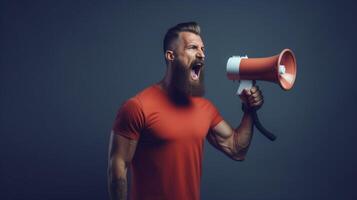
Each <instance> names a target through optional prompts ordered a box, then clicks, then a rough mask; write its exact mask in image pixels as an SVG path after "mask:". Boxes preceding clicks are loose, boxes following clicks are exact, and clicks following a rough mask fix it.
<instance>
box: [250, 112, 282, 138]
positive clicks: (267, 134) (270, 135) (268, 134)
mask: <svg viewBox="0 0 357 200" xmlns="http://www.w3.org/2000/svg"><path fill="white" fill-rule="evenodd" d="M252 115H253V121H254V125H255V127H256V128H257V129H258V130H259V131H260V132H261V133H262V134H263V135H264V136H265V137H267V138H268V139H269V140H271V141H274V140H275V139H276V136H275V135H274V134H273V133H271V132H270V131H268V130H267V129H265V128H264V127H263V125H262V124H261V123H260V121H259V118H258V115H257V111H256V110H254V111H252Z"/></svg>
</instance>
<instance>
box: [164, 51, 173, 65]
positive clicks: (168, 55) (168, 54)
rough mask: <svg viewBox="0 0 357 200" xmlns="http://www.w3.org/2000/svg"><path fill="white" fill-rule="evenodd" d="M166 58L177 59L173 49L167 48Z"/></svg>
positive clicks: (170, 60) (168, 59)
mask: <svg viewBox="0 0 357 200" xmlns="http://www.w3.org/2000/svg"><path fill="white" fill-rule="evenodd" d="M165 58H166V60H167V61H169V62H172V61H173V60H174V59H175V55H174V52H173V51H171V50H166V52H165Z"/></svg>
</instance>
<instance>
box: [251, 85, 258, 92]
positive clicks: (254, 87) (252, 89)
mask: <svg viewBox="0 0 357 200" xmlns="http://www.w3.org/2000/svg"><path fill="white" fill-rule="evenodd" d="M258 90H259V87H258V86H257V85H256V86H253V87H252V88H250V92H251V93H255V92H256V91H258Z"/></svg>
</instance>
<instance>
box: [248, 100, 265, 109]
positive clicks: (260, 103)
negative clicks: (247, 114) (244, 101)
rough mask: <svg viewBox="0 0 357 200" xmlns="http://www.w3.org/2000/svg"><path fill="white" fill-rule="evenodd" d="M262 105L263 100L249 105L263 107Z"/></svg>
mask: <svg viewBox="0 0 357 200" xmlns="http://www.w3.org/2000/svg"><path fill="white" fill-rule="evenodd" d="M263 103H264V100H263V99H261V100H260V101H257V102H255V103H253V104H251V106H252V107H257V106H261V105H263Z"/></svg>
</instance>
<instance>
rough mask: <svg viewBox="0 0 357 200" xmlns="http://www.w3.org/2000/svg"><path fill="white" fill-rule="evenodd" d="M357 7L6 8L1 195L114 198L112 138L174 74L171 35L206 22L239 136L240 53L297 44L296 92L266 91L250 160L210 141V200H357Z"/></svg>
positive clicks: (212, 64)
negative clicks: (183, 25)
mask: <svg viewBox="0 0 357 200" xmlns="http://www.w3.org/2000/svg"><path fill="white" fill-rule="evenodd" d="M356 8H357V6H356V5H355V4H354V3H353V1H307V0H304V1H262V0H261V1H258V0H255V1H233V0H231V1H195V2H191V1H187V0H183V1H158V0H157V1H107V2H104V1H82V0H76V1H69V0H68V1H1V4H0V16H1V27H0V34H1V37H0V41H1V43H0V50H1V54H0V56H1V57H0V58H1V60H0V62H1V63H0V64H1V65H0V66H1V67H0V70H1V71H0V89H1V91H0V92H1V93H0V94H1V98H0V132H1V137H0V162H1V163H0V184H1V187H0V190H1V191H0V199H2V200H7V199H106V198H107V191H106V167H107V146H108V136H109V132H110V128H111V125H112V123H113V120H114V117H115V113H116V110H117V109H118V108H119V106H120V105H121V103H122V102H123V101H125V99H127V98H129V97H131V96H133V95H134V94H136V93H137V92H138V91H140V90H141V89H143V88H145V87H147V86H149V85H150V84H152V83H155V82H157V81H159V80H160V79H161V78H162V77H163V75H164V72H165V65H164V59H163V53H162V39H163V36H164V34H165V32H166V30H167V29H168V28H169V27H171V26H173V25H175V24H177V23H179V22H185V21H191V20H194V21H197V22H198V23H199V24H200V25H201V28H202V32H203V33H202V37H203V39H204V42H205V45H206V49H207V52H206V58H207V59H206V61H207V62H206V63H207V65H206V88H207V94H206V97H207V98H208V99H210V100H211V101H212V102H214V104H215V105H216V106H217V107H218V108H219V110H220V112H221V114H222V115H223V116H224V117H225V119H226V120H227V121H228V122H230V123H231V124H232V125H234V126H236V125H237V124H238V123H239V121H240V118H241V116H242V112H241V110H240V101H239V99H238V98H237V97H235V96H234V93H235V90H236V87H237V85H236V84H234V83H233V82H231V81H229V80H227V78H226V75H225V65H226V61H227V59H228V57H230V56H232V55H245V54H247V55H248V56H250V57H265V56H271V55H275V54H278V53H279V52H280V51H281V50H282V49H284V48H291V49H292V50H293V51H294V52H295V55H296V57H297V62H298V76H297V80H296V85H295V86H294V88H293V90H291V91H289V92H284V91H282V90H281V89H280V88H279V87H278V86H277V85H275V84H272V83H266V82H258V85H259V86H260V87H261V89H262V91H263V92H264V97H265V104H264V107H263V108H262V109H261V110H260V111H259V116H260V118H261V121H262V123H263V124H264V125H265V126H266V127H267V128H268V129H270V130H272V131H274V132H275V134H276V135H278V139H277V140H276V141H275V142H270V141H269V140H267V139H266V138H265V137H263V136H262V135H261V134H259V133H258V132H256V134H255V135H254V138H253V142H252V145H251V149H250V152H249V153H248V156H247V159H246V161H244V162H234V161H232V160H230V159H229V158H227V157H225V156H224V155H223V154H221V153H220V152H217V151H216V150H215V149H213V148H212V147H211V146H210V145H208V144H206V148H205V154H204V165H203V177H202V188H201V194H202V199H204V200H210V199H249V200H253V199H356V198H357V194H356V191H355V190H356V183H355V180H356V178H357V172H356V169H357V156H356V153H357V150H356V149H355V148H356V147H355V146H356V139H357V136H356V131H355V124H356V117H355V116H356V115H355V112H356V110H357V106H356V104H355V102H356V100H357V91H356V89H355V76H356V72H357V70H356V63H355V60H356V55H355V53H356V50H355V47H356V42H357V39H356V33H357V30H356V22H355V19H356V17H357V14H356Z"/></svg>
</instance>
